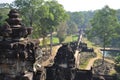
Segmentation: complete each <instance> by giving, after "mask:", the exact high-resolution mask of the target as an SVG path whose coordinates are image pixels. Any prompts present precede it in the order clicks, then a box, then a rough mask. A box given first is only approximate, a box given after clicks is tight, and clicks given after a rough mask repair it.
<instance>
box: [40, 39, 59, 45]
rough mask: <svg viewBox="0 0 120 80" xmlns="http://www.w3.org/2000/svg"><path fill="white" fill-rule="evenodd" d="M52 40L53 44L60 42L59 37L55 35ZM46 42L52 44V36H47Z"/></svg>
mask: <svg viewBox="0 0 120 80" xmlns="http://www.w3.org/2000/svg"><path fill="white" fill-rule="evenodd" d="M52 42H53V44H58V43H59V39H58V38H57V37H53V38H52ZM46 43H47V44H50V38H49V37H47V38H46ZM42 45H43V43H42V41H41V42H40V46H42Z"/></svg>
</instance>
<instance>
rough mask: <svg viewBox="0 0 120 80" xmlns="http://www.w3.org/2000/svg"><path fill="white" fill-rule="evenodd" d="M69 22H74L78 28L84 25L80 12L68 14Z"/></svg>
mask: <svg viewBox="0 0 120 80" xmlns="http://www.w3.org/2000/svg"><path fill="white" fill-rule="evenodd" d="M68 14H69V16H70V21H71V22H74V23H75V24H76V25H77V26H78V28H81V27H82V25H83V23H84V15H83V14H82V13H81V12H68Z"/></svg>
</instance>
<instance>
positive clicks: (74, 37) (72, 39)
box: [63, 35, 78, 43]
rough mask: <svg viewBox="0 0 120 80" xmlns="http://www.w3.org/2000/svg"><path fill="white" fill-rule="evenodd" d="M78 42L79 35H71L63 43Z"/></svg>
mask: <svg viewBox="0 0 120 80" xmlns="http://www.w3.org/2000/svg"><path fill="white" fill-rule="evenodd" d="M77 40H78V36H77V35H70V36H67V37H66V38H65V41H64V42H63V43H69V42H73V41H77Z"/></svg>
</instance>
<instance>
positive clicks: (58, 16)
mask: <svg viewBox="0 0 120 80" xmlns="http://www.w3.org/2000/svg"><path fill="white" fill-rule="evenodd" d="M37 14H38V17H39V20H38V21H39V23H40V24H39V25H41V26H40V29H41V30H40V32H41V36H42V37H43V39H44V38H45V37H46V36H47V34H48V33H52V32H53V31H54V30H56V29H57V25H59V23H60V22H62V21H65V20H66V19H67V14H66V11H65V10H64V8H63V6H62V5H61V4H59V3H58V2H57V1H54V0H53V1H46V2H45V3H44V4H43V5H42V6H41V7H40V9H39V10H38V12H37Z"/></svg>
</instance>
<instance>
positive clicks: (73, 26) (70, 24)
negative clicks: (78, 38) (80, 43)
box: [67, 21, 78, 35]
mask: <svg viewBox="0 0 120 80" xmlns="http://www.w3.org/2000/svg"><path fill="white" fill-rule="evenodd" d="M77 32H78V26H77V25H76V24H75V23H74V22H71V21H69V22H68V27H67V34H68V35H73V34H75V33H77Z"/></svg>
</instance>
